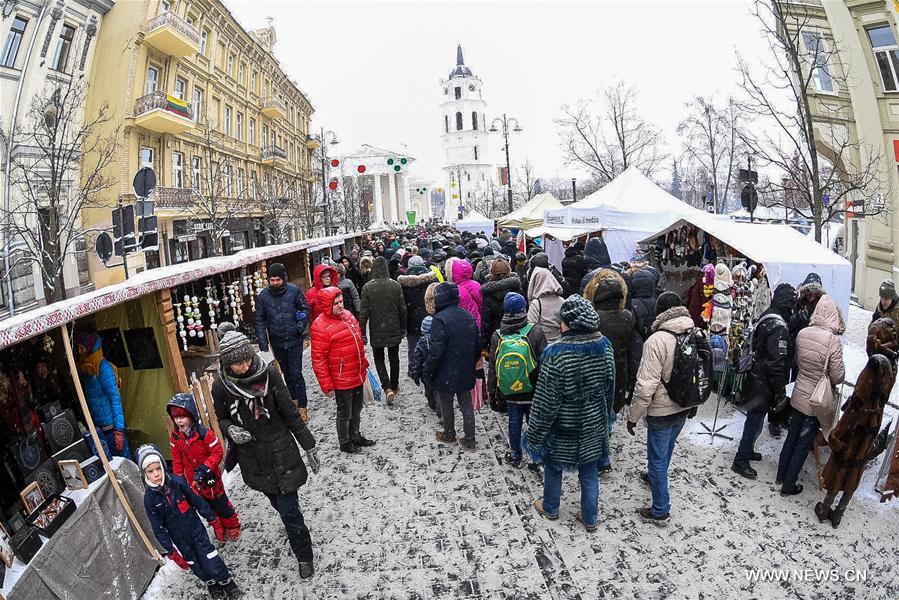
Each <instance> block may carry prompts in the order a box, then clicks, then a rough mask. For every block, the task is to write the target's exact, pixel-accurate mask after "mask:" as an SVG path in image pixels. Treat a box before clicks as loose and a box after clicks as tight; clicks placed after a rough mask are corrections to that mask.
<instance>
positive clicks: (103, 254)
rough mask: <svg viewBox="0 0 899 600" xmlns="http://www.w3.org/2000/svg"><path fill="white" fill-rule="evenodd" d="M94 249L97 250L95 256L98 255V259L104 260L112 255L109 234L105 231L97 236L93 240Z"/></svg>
mask: <svg viewBox="0 0 899 600" xmlns="http://www.w3.org/2000/svg"><path fill="white" fill-rule="evenodd" d="M94 249H95V250H96V251H97V256H99V257H100V260H102V261H103V262H106V261H107V260H109V259H110V258H111V257H112V238H111V237H109V234H108V233H106V232H105V231H104V232H102V233H101V234H100V235H98V236H97V241H96V242H94Z"/></svg>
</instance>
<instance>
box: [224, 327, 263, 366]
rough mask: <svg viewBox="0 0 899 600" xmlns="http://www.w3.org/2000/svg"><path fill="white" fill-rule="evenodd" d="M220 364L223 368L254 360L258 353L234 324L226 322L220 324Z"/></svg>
mask: <svg viewBox="0 0 899 600" xmlns="http://www.w3.org/2000/svg"><path fill="white" fill-rule="evenodd" d="M218 332H219V362H221V363H222V366H223V367H229V366H231V365H234V364H237V363H239V362H243V361H245V360H252V359H253V357H254V356H256V351H255V350H253V346H251V345H250V339H249V338H248V337H247V336H245V335H244V334H242V333H241V332H239V331H237V326H236V325H234V323H231V322H229V321H225V322H224V323H221V324H219V327H218Z"/></svg>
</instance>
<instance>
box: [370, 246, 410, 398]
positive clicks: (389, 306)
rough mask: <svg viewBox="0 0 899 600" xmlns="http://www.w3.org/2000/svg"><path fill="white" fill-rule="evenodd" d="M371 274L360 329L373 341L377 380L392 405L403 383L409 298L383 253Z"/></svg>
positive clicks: (373, 266) (376, 261)
mask: <svg viewBox="0 0 899 600" xmlns="http://www.w3.org/2000/svg"><path fill="white" fill-rule="evenodd" d="M371 274H372V278H371V281H369V282H368V283H366V284H365V285H364V286H362V308H361V309H360V311H359V328H360V329H361V330H362V337H363V338H364V341H365V342H366V343H368V342H370V343H371V347H372V350H373V351H374V355H375V369H376V370H377V371H378V379H380V380H381V387H383V388H384V394H385V395H386V398H387V403H388V404H392V403H393V399H394V397H395V396H396V391H397V390H398V389H399V385H400V343H401V342H402V341H403V336H405V335H406V300H405V299H404V298H403V288H402V286H401V285H400V284H399V283H397V282H396V281H394V280H393V279H391V278H390V274H389V272H388V269H387V261H386V260H384V257H383V256H379V257H378V258H376V259H375V262H374V264H373V265H372V268H371ZM366 325H367V326H368V327H367V329H368V331H367V332H366ZM419 326H420V325H419ZM385 349H386V350H387V355H388V358H389V360H390V373H389V374H388V372H387V365H386V364H385V362H384V350H385Z"/></svg>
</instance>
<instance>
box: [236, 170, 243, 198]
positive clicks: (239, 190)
mask: <svg viewBox="0 0 899 600" xmlns="http://www.w3.org/2000/svg"><path fill="white" fill-rule="evenodd" d="M243 173H244V171H243V169H242V168H240V167H237V196H238V197H239V198H242V197H243V195H244V186H243V182H244V177H243Z"/></svg>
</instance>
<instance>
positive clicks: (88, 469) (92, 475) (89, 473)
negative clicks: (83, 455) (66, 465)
mask: <svg viewBox="0 0 899 600" xmlns="http://www.w3.org/2000/svg"><path fill="white" fill-rule="evenodd" d="M81 470H82V471H83V472H84V478H85V479H87V483H88V484H91V483H93V482H95V481H97V480H98V479H100V478H101V477H103V476H104V475H105V474H106V472H105V471H104V469H103V463H102V462H101V461H100V459H99V458H98V457H96V456H92V457H90V458H89V459H87V460H86V461H84V462H82V463H81Z"/></svg>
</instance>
